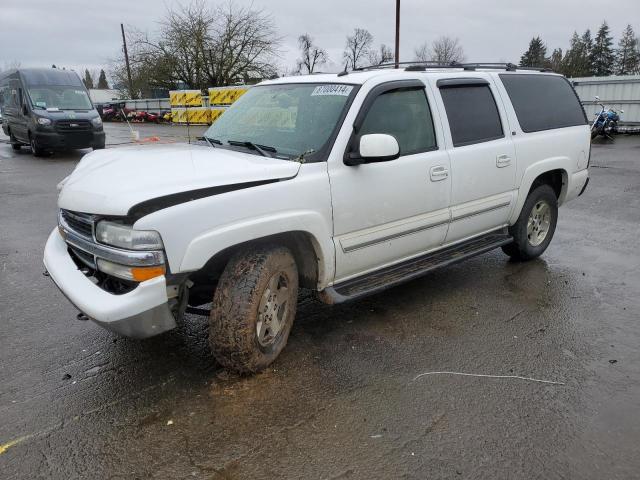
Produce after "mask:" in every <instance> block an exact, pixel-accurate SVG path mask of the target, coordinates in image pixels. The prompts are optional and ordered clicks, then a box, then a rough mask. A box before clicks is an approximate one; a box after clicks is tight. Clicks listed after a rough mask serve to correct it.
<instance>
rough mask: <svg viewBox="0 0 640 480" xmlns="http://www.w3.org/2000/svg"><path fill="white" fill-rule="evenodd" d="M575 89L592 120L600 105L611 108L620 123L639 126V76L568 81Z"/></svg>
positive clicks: (615, 76)
mask: <svg viewBox="0 0 640 480" xmlns="http://www.w3.org/2000/svg"><path fill="white" fill-rule="evenodd" d="M569 80H570V81H571V83H573V86H574V87H575V89H576V92H577V94H578V96H579V97H580V101H581V102H582V105H583V106H584V110H585V112H586V113H587V118H589V120H592V119H593V118H594V114H595V113H596V112H599V111H600V107H599V106H598V105H597V103H598V102H596V101H595V100H594V97H595V96H596V95H597V96H599V97H600V103H603V104H604V105H605V106H607V107H613V108H614V109H616V110H617V111H620V110H624V113H621V114H620V123H622V124H637V125H640V75H612V76H610V77H581V78H571V79H569Z"/></svg>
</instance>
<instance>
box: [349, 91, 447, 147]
mask: <svg viewBox="0 0 640 480" xmlns="http://www.w3.org/2000/svg"><path fill="white" fill-rule="evenodd" d="M358 133H359V135H367V134H369V133H386V134H388V135H393V136H394V137H395V138H396V140H397V141H398V145H399V146H400V155H411V154H413V153H420V152H426V151H429V150H436V149H437V148H438V146H437V144H436V135H435V131H434V128H433V119H432V118H431V111H430V110H429V104H428V103H427V97H426V96H425V93H424V89H417V88H416V89H410V90H408V89H400V90H391V91H389V92H385V93H383V94H381V95H380V96H379V97H377V98H376V99H375V100H374V102H373V104H372V105H371V108H370V109H369V111H368V112H367V116H366V117H365V119H364V122H363V123H362V126H361V127H360V130H359V132H358Z"/></svg>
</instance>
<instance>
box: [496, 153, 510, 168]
mask: <svg viewBox="0 0 640 480" xmlns="http://www.w3.org/2000/svg"><path fill="white" fill-rule="evenodd" d="M509 165H511V157H510V156H509V155H498V156H497V157H496V167H498V168H502V167H508V166H509Z"/></svg>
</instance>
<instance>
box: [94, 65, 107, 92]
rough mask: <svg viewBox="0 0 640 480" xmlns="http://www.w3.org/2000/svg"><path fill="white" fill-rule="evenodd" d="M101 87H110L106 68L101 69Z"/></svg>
mask: <svg viewBox="0 0 640 480" xmlns="http://www.w3.org/2000/svg"><path fill="white" fill-rule="evenodd" d="M97 88H100V89H105V90H106V89H108V88H109V84H108V83H107V75H106V74H105V73H104V70H100V77H98V87H97Z"/></svg>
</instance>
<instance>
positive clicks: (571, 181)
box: [563, 168, 589, 203]
mask: <svg viewBox="0 0 640 480" xmlns="http://www.w3.org/2000/svg"><path fill="white" fill-rule="evenodd" d="M567 180H568V182H567V194H566V196H565V198H564V202H568V201H570V200H573V199H574V198H577V197H579V196H580V195H582V194H583V193H584V191H585V189H586V188H587V183H589V170H588V169H586V168H585V169H584V170H580V171H577V172H575V173H572V174H570V175H569V178H568V179H567ZM564 202H563V203H564Z"/></svg>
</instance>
